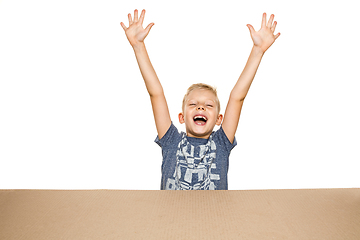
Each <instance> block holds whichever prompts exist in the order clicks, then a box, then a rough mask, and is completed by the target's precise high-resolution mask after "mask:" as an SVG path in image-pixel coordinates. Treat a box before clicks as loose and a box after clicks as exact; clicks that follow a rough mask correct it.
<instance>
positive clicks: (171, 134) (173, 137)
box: [155, 122, 181, 147]
mask: <svg viewBox="0 0 360 240" xmlns="http://www.w3.org/2000/svg"><path fill="white" fill-rule="evenodd" d="M180 140H181V133H180V132H179V130H178V129H177V127H176V126H175V125H174V124H173V122H171V125H170V127H169V128H168V130H167V131H166V133H165V135H164V136H163V137H162V138H161V139H159V136H157V137H156V139H155V143H157V144H158V145H159V146H160V147H165V146H168V145H171V144H174V143H178V142H179V141H180Z"/></svg>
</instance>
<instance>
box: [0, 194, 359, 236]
mask: <svg viewBox="0 0 360 240" xmlns="http://www.w3.org/2000/svg"><path fill="white" fill-rule="evenodd" d="M0 239H47V240H48V239H360V189H359V188H351V189H298V190H251V191H160V190H159V191H129V190H0Z"/></svg>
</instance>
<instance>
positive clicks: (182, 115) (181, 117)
mask: <svg viewBox="0 0 360 240" xmlns="http://www.w3.org/2000/svg"><path fill="white" fill-rule="evenodd" d="M179 122H180V123H181V124H183V123H184V122H185V120H184V114H183V113H179Z"/></svg>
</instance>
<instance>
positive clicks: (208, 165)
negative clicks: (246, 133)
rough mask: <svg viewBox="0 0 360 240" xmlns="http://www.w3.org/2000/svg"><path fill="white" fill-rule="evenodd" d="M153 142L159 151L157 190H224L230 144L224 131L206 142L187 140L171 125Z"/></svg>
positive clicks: (231, 145) (215, 132)
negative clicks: (159, 174)
mask: <svg viewBox="0 0 360 240" xmlns="http://www.w3.org/2000/svg"><path fill="white" fill-rule="evenodd" d="M155 142H156V143H157V144H158V145H159V146H160V147H161V148H162V156H163V162H162V166H161V172H162V176H161V190H177V189H185V190H196V189H199V190H200V189H201V190H203V189H206V190H227V189H228V182H227V173H228V168H229V155H230V151H231V150H232V149H233V148H234V147H235V146H236V144H237V143H236V139H235V138H234V142H233V143H231V142H230V140H229V139H228V138H227V136H226V134H225V132H224V130H223V129H222V127H220V129H219V130H217V131H214V132H212V134H211V136H210V137H209V139H203V138H194V137H188V136H186V134H185V133H184V132H181V133H179V131H178V129H177V128H176V127H175V126H174V124H173V123H171V126H170V128H169V129H168V130H167V132H166V134H165V135H164V136H163V137H162V138H161V139H160V140H159V137H156V139H155Z"/></svg>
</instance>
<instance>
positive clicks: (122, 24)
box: [120, 22, 127, 31]
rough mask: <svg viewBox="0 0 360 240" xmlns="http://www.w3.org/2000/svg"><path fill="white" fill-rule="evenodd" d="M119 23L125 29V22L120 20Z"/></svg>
mask: <svg viewBox="0 0 360 240" xmlns="http://www.w3.org/2000/svg"><path fill="white" fill-rule="evenodd" d="M120 25H121V26H122V28H123V29H124V30H125V31H126V29H127V28H126V26H125V24H124V23H123V22H121V23H120Z"/></svg>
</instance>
